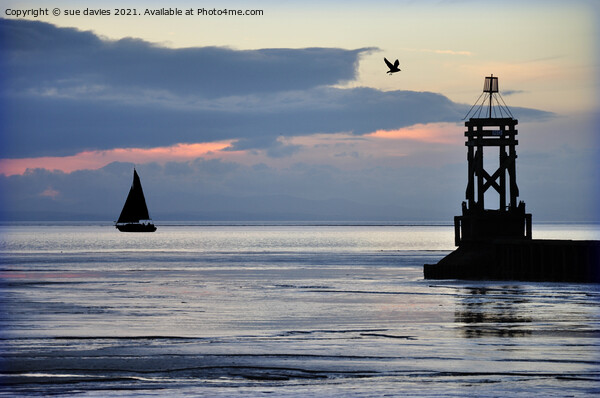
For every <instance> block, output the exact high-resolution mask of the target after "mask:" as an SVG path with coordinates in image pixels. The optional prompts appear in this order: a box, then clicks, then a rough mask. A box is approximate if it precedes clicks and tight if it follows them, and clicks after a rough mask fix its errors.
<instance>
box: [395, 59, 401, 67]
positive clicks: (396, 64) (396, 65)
mask: <svg viewBox="0 0 600 398" xmlns="http://www.w3.org/2000/svg"><path fill="white" fill-rule="evenodd" d="M398 65H400V61H398V60H396V62H394V68H397V67H398Z"/></svg>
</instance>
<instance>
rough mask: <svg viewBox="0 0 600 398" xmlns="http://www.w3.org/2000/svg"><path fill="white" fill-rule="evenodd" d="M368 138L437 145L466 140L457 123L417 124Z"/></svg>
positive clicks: (370, 135) (374, 134) (382, 132)
mask: <svg viewBox="0 0 600 398" xmlns="http://www.w3.org/2000/svg"><path fill="white" fill-rule="evenodd" d="M368 137H373V138H380V139H387V140H411V141H420V142H424V143H435V144H456V143H459V142H460V141H462V140H464V138H463V135H462V134H461V128H460V127H459V126H457V125H456V124H455V123H431V124H416V125H414V126H410V127H406V128H401V129H397V130H377V131H375V132H374V133H371V134H369V135H368Z"/></svg>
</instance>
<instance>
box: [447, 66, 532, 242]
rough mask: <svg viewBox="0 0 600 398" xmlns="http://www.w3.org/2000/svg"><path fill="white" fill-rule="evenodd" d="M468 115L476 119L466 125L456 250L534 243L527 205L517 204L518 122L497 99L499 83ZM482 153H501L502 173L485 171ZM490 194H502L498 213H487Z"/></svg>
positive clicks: (494, 81)
mask: <svg viewBox="0 0 600 398" xmlns="http://www.w3.org/2000/svg"><path fill="white" fill-rule="evenodd" d="M482 98H483V100H481V99H482ZM499 100H501V101H502V104H501V103H500V101H499ZM482 114H483V115H482ZM469 115H472V117H471V118H470V119H469V120H468V121H466V122H465V126H466V128H467V131H465V137H467V141H466V142H465V145H466V147H467V161H468V180H467V190H466V202H463V203H462V215H461V216H456V217H454V240H455V244H456V246H461V245H464V244H469V243H475V242H481V241H486V240H491V239H498V238H509V239H531V214H527V213H525V203H524V202H522V201H520V202H518V203H517V197H518V196H519V188H518V186H517V176H516V160H517V152H516V146H517V144H518V143H519V142H518V141H517V140H516V135H517V130H516V129H515V126H516V125H517V124H518V120H516V119H515V118H514V117H513V116H512V113H511V112H510V110H509V109H508V106H506V103H505V102H504V100H503V99H502V97H501V96H500V94H499V93H498V78H497V77H495V76H494V75H491V76H489V77H486V78H485V82H484V86H483V93H482V94H481V95H480V96H479V98H478V99H477V101H476V103H475V104H474V105H473V106H472V107H471V109H470V110H469V112H468V113H467V115H466V116H465V119H466V118H467V117H468V116H469ZM484 148H485V150H486V152H490V151H489V150H490V149H491V148H498V155H497V157H498V168H497V169H496V170H495V171H493V172H490V171H488V170H486V168H485V166H484ZM486 160H488V159H487V158H486ZM491 160H492V161H493V158H491ZM486 163H490V162H489V161H488V162H486ZM492 163H493V162H492ZM488 167H489V166H488ZM490 188H493V190H490ZM488 191H489V192H491V193H492V195H493V192H494V191H495V192H496V193H497V194H498V208H497V209H488V208H486V207H485V205H486V201H487V202H490V197H489V196H490V195H489V194H488V195H487V197H486V192H488ZM493 196H495V195H493Z"/></svg>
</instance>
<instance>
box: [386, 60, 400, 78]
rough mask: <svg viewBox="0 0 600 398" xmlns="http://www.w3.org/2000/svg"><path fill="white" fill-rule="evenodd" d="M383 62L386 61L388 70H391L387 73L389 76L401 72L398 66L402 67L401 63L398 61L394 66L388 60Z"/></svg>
mask: <svg viewBox="0 0 600 398" xmlns="http://www.w3.org/2000/svg"><path fill="white" fill-rule="evenodd" d="M383 60H384V61H385V64H386V65H387V66H388V68H390V70H388V71H387V73H388V74H390V75H391V74H392V73H396V72H400V70H401V69H400V68H398V65H400V61H398V60H396V62H394V64H393V65H392V63H391V62H390V61H388V60H387V58H383Z"/></svg>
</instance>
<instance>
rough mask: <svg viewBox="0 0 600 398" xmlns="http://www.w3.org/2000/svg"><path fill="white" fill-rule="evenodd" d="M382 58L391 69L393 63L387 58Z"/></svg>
mask: <svg viewBox="0 0 600 398" xmlns="http://www.w3.org/2000/svg"><path fill="white" fill-rule="evenodd" d="M383 60H384V61H385V64H386V65H387V66H388V68H390V69H393V68H394V65H392V63H391V62H390V61H388V60H387V58H385V57H384V58H383Z"/></svg>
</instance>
